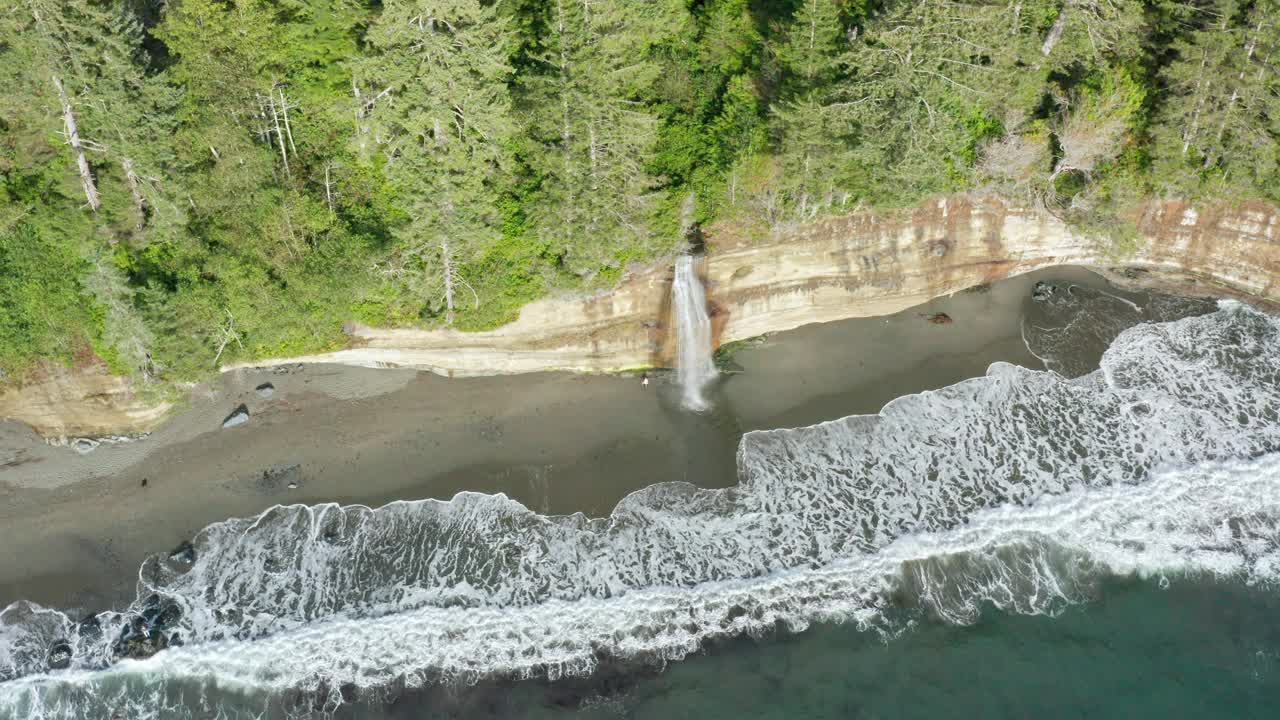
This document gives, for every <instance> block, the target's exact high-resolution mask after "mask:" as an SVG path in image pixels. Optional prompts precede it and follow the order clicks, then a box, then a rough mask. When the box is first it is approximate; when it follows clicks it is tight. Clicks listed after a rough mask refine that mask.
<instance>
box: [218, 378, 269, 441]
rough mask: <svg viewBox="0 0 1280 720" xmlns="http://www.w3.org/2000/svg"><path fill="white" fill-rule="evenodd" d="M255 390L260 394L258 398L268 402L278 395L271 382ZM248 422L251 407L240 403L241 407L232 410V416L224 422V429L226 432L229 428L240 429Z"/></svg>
mask: <svg viewBox="0 0 1280 720" xmlns="http://www.w3.org/2000/svg"><path fill="white" fill-rule="evenodd" d="M253 390H254V392H256V393H257V394H258V397H260V398H262V399H263V400H266V399H268V398H270V397H271V396H273V395H275V394H276V386H275V385H272V384H271V383H269V382H265V383H262V384H261V385H259V386H258V387H256V388H254V389H253ZM248 422H249V406H248V405H245V404H244V403H240V405H239V406H237V407H236V409H235V410H232V411H231V414H230V415H228V416H227V417H226V419H225V420H223V421H222V429H224V430H226V429H228V428H233V427H240V426H241V425H244V424H246V423H248Z"/></svg>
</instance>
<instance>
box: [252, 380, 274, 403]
mask: <svg viewBox="0 0 1280 720" xmlns="http://www.w3.org/2000/svg"><path fill="white" fill-rule="evenodd" d="M254 391H255V392H257V393H258V397H260V398H262V399H264V400H265V399H267V398H269V397H271V396H272V395H275V394H276V386H275V385H272V384H271V383H269V382H265V383H262V384H261V385H259V386H258V387H256V388H254Z"/></svg>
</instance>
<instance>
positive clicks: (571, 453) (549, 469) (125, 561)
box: [0, 268, 1143, 610]
mask: <svg viewBox="0 0 1280 720" xmlns="http://www.w3.org/2000/svg"><path fill="white" fill-rule="evenodd" d="M1045 279H1049V280H1055V281H1064V280H1065V281H1071V282H1077V283H1081V284H1086V285H1089V286H1093V287H1105V285H1104V284H1103V282H1102V281H1101V279H1100V278H1097V276H1094V275H1092V274H1090V273H1088V272H1086V271H1083V270H1078V269H1070V268H1060V269H1054V270H1048V271H1042V272H1038V273H1033V274H1031V275H1026V276H1022V277H1019V278H1014V279H1011V280H1007V281H1003V282H1001V283H999V284H997V285H995V286H992V287H990V288H984V289H979V290H971V291H966V292H963V293H959V294H957V295H954V296H952V297H948V298H941V299H938V300H935V301H933V302H931V303H929V304H927V305H925V306H921V307H919V308H915V309H912V310H908V311H905V312H902V313H899V314H897V315H893V316H890V317H882V318H866V319H858V320H850V321H844V322H838V323H829V324H825V325H813V326H807V327H804V328H800V329H797V330H794V331H791V332H787V333H780V334H778V335H776V336H773V337H771V338H769V339H767V340H764V341H763V342H760V343H758V344H755V345H752V346H748V347H746V348H744V349H742V350H740V351H739V352H737V353H736V354H735V355H734V357H733V360H734V362H735V363H736V364H737V365H738V366H740V367H741V369H742V372H740V373H737V374H733V375H729V376H727V377H725V378H723V379H722V380H721V381H720V382H719V383H718V384H717V387H716V389H715V390H714V391H713V394H712V396H713V398H714V400H715V402H716V408H715V410H714V411H712V412H710V413H708V414H705V415H692V414H689V413H687V412H685V411H683V410H681V409H680V408H679V407H678V400H677V398H678V392H677V388H675V387H674V386H672V385H671V382H672V381H673V378H671V377H669V376H667V375H665V374H657V375H655V376H654V382H653V383H651V384H650V385H649V386H648V387H644V386H642V385H641V383H640V379H639V377H638V376H584V375H569V374H562V373H545V374H538V375H521V376H504V377H491V378H470V379H446V378H441V377H437V376H435V375H431V374H429V373H417V372H414V371H405V370H369V369H363V368H350V367H343V366H333V365H316V366H308V367H295V368H289V369H287V370H285V371H281V370H279V369H277V370H275V371H271V370H253V371H239V372H235V373H229V374H227V375H224V376H223V377H222V378H221V379H220V380H219V381H218V387H216V388H214V389H212V390H208V391H205V392H204V393H203V394H202V396H201V397H200V398H199V399H197V400H195V401H193V402H192V403H191V405H190V407H189V408H188V409H186V410H184V411H183V412H182V413H180V414H179V415H178V416H176V417H175V418H174V419H172V420H171V421H169V422H168V423H166V424H165V426H164V427H162V428H161V429H160V430H159V431H157V432H156V433H153V434H152V435H151V436H150V437H148V438H146V439H144V440H142V441H139V442H136V443H131V444H123V445H106V444H104V445H103V446H101V447H99V448H98V449H96V450H94V451H93V452H91V453H88V454H86V455H78V454H77V453H76V452H75V451H73V450H71V449H69V448H58V447H49V446H47V445H45V444H43V443H42V442H41V441H40V440H39V439H38V438H37V437H35V435H34V434H33V433H31V432H30V430H28V429H26V428H25V427H22V426H19V425H17V424H15V423H7V424H5V423H0V457H6V458H9V460H8V461H7V462H8V463H9V464H8V465H4V464H0V549H2V550H0V607H3V606H4V605H6V604H8V603H9V602H12V601H14V600H17V599H22V598H25V599H29V600H33V601H36V602H39V603H42V604H47V605H53V606H56V607H60V608H70V609H79V610H101V609H105V608H106V607H107V606H111V605H120V604H123V603H125V602H127V601H128V600H130V599H132V597H133V593H134V583H135V580H136V577H137V569H138V567H139V565H140V564H141V562H142V560H143V559H144V558H145V557H146V556H147V555H149V554H151V553H154V552H160V551H166V550H169V549H171V548H173V547H175V546H177V545H178V544H179V543H180V542H182V541H183V540H185V539H187V538H190V537H191V536H192V535H193V534H194V533H196V532H197V531H198V530H200V529H201V528H202V527H204V526H205V525H208V524H210V523H213V522H217V521H220V520H223V519H226V518H228V517H237V516H249V515H254V514H256V513H258V512H261V511H262V510H264V509H266V508H269V507H271V506H273V505H277V504H286V503H308V504H314V503H322V502H338V503H343V504H351V503H360V504H366V505H370V506H377V505H381V504H383V503H386V502H389V501H392V500H397V499H419V498H429V497H434V498H449V497H452V496H453V495H454V494H455V493H457V492H459V491H463V490H475V491H480V492H502V493H506V494H507V495H509V496H511V497H513V498H516V499H517V500H519V501H521V502H523V503H525V504H526V505H528V506H529V507H531V508H533V509H535V510H537V511H539V512H544V513H568V512H574V511H583V512H586V513H588V514H590V515H595V516H599V515H605V514H607V513H608V512H609V511H610V510H611V509H612V507H613V505H614V504H615V503H616V502H617V501H618V500H619V499H620V498H622V497H623V496H625V495H626V494H628V493H630V492H632V491H634V490H636V489H638V488H641V487H644V486H646V485H649V484H652V483H655V482H661V481H666V480H685V481H688V482H692V483H695V484H697V485H701V486H704V487H723V486H727V485H730V484H733V483H734V482H736V480H737V478H736V470H735V466H734V454H735V451H736V447H737V442H738V438H739V437H740V436H741V434H742V433H743V432H745V431H749V430H754V429H759V428H775V427H794V426H798V425H806V424H812V423H815V422H820V421H823V420H829V419H833V418H837V417H841V416H844V415H849V414H854V413H872V412H876V411H878V410H879V409H880V408H881V407H882V406H883V405H884V404H885V403H886V402H888V401H889V400H891V399H893V398H895V397H899V396H902V395H905V394H909V393H915V392H920V391H923V390H927V389H932V388H938V387H942V386H945V385H949V384H952V383H955V382H957V381H959V380H963V379H965V378H969V377H975V376H978V375H981V374H983V373H984V372H985V371H986V368H987V366H988V365H990V364H991V363H992V362H995V361H1005V362H1011V363H1016V364H1019V365H1023V366H1027V367H1035V368H1039V367H1043V366H1042V364H1041V363H1040V361H1039V360H1037V358H1036V357H1035V356H1033V355H1032V354H1031V353H1030V352H1029V351H1028V349H1027V347H1026V345H1025V344H1024V342H1023V339H1022V335H1021V332H1020V323H1021V322H1022V319H1023V317H1024V314H1025V313H1028V312H1031V313H1034V312H1035V307H1034V305H1035V303H1033V302H1032V300H1031V298H1030V294H1031V288H1032V286H1033V285H1034V284H1035V282H1036V281H1037V280H1045ZM1126 297H1131V298H1134V299H1135V300H1138V301H1139V302H1141V301H1142V300H1143V298H1142V296H1140V295H1136V294H1126ZM940 312H941V313H946V314H947V315H948V316H949V317H950V318H951V319H952V322H951V323H949V324H934V323H931V322H929V320H928V319H927V318H928V317H929V316H932V315H933V314H935V313H940ZM263 382H271V383H273V384H274V385H275V393H274V395H273V396H272V397H271V398H269V399H263V398H260V397H259V396H258V395H257V393H255V391H254V387H255V386H257V385H259V384H260V383H263ZM242 402H243V403H245V404H246V405H247V406H248V407H249V409H250V411H251V413H252V418H251V420H250V421H249V423H248V424H247V425H244V426H242V427H239V428H234V429H229V430H222V429H220V425H221V421H222V419H223V418H224V417H225V416H226V415H227V414H228V413H230V412H231V410H232V409H233V408H235V407H236V406H237V405H238V404H240V403H242ZM291 485H293V486H294V487H290V486H291Z"/></svg>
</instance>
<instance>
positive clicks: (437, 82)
mask: <svg viewBox="0 0 1280 720" xmlns="http://www.w3.org/2000/svg"><path fill="white" fill-rule="evenodd" d="M969 188H989V189H991V190H993V191H996V192H1001V193H1005V194H1007V195H1009V196H1012V197H1014V198H1015V199H1017V200H1019V201H1025V202H1027V203H1035V204H1039V205H1042V206H1043V207H1045V208H1047V209H1048V210H1050V211H1052V212H1055V213H1058V214H1060V216H1062V217H1064V218H1066V219H1067V220H1068V221H1070V222H1076V223H1083V224H1088V225H1092V226H1094V227H1097V228H1104V229H1107V231H1108V232H1112V233H1115V234H1116V236H1117V238H1119V239H1121V240H1122V239H1123V234H1124V228H1123V221H1121V220H1120V219H1119V218H1120V217H1121V216H1122V214H1121V212H1120V211H1121V210H1122V209H1123V208H1124V207H1126V206H1127V205H1131V204H1132V203H1134V202H1136V201H1138V200H1140V199H1141V198H1144V197H1151V196H1173V195H1177V196H1185V197H1190V198H1193V199H1203V198H1249V197H1253V198H1265V199H1270V200H1272V201H1276V200H1280V0H1066V1H1065V2H1062V1H1061V0H919V1H917V2H894V1H893V0H889V1H887V2H879V1H877V0H779V1H774V2H770V1H768V0H383V1H381V2H378V1H375V0H168V1H167V2H166V1H165V0H7V2H5V3H4V6H3V9H0V304H2V307H3V309H2V311H0V383H3V382H6V381H7V382H15V381H20V380H22V379H23V378H24V377H28V376H29V375H30V374H31V373H32V372H33V371H35V370H36V369H37V368H38V366H39V363H41V362H48V361H56V362H63V363H77V362H89V361H92V360H93V359H94V358H95V357H97V358H101V359H102V360H104V361H105V362H106V363H107V365H108V366H109V367H110V368H111V369H112V370H113V371H115V372H119V373H124V374H130V375H133V376H135V377H139V378H146V379H163V380H183V379H195V378H198V377H200V376H202V375H206V374H208V373H210V372H212V371H213V370H214V369H215V368H216V367H217V366H218V365H219V364H224V363H227V362H228V361H234V360H240V359H248V358H254V357H263V356H281V355H290V354H298V353H303V352H314V351H320V350H325V349H331V348H334V347H338V346H341V345H342V344H343V342H344V336H343V333H342V326H343V323H344V322H347V321H356V322H361V323H367V324H373V325H391V326H395V325H411V324H415V325H425V326H446V325H449V326H453V327H456V328H459V329H462V330H473V329H480V328H488V327H493V326H496V325H498V324H500V323H502V322H505V321H508V320H510V319H511V318H512V317H514V315H515V313H516V312H517V311H518V308H519V307H520V306H521V305H522V304H523V303H526V302H528V301H529V300H531V299H534V298H536V297H538V296H541V295H544V294H546V293H548V292H552V291H557V290H578V289H581V290H590V289H595V288H600V287H606V286H608V285H610V284H611V283H614V282H616V281H617V279H618V278H619V277H621V276H622V274H623V272H624V271H625V270H626V268H627V267H628V265H629V264H632V263H637V262H644V261H647V260H651V259H653V258H656V257H658V256H661V255H662V254H664V253H669V252H670V251H671V250H672V249H673V248H674V247H675V246H676V245H677V243H678V242H680V239H681V237H682V233H681V229H682V228H685V227H689V226H691V225H692V224H694V223H702V224H709V223H712V222H717V223H722V224H734V225H736V226H737V227H738V228H740V229H741V231H742V232H745V233H759V234H761V235H762V236H763V235H767V234H768V233H771V232H777V231H779V230H782V229H785V227H787V226H788V225H791V224H794V223H798V222H803V221H805V220H807V219H810V218H813V217H815V216H819V215H822V214H828V213H839V212H848V211H852V210H854V209H855V208H859V207H885V206H903V205H907V204H911V203H914V202H917V201H919V200H920V199H921V198H923V197H925V196H927V195H930V194H934V193H942V192H950V191H956V190H962V189H969Z"/></svg>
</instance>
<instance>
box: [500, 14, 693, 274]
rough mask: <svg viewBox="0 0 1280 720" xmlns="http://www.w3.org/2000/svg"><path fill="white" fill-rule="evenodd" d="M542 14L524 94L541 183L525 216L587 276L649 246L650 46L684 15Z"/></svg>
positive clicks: (653, 131)
mask: <svg viewBox="0 0 1280 720" xmlns="http://www.w3.org/2000/svg"><path fill="white" fill-rule="evenodd" d="M548 12H549V18H548V22H547V23H546V26H547V30H548V33H549V36H548V38H547V40H546V51H545V53H544V54H543V55H542V57H541V59H542V61H543V62H544V63H545V64H546V67H547V68H548V71H547V72H546V73H545V74H543V75H540V76H537V77H535V78H532V79H530V81H529V82H528V83H527V84H526V88H525V90H526V92H525V95H524V102H525V104H526V106H528V107H529V108H530V111H531V115H532V125H533V128H532V130H533V132H534V137H535V142H536V143H537V144H536V146H535V148H534V149H533V150H532V151H531V152H530V153H529V159H528V160H529V163H530V164H531V165H532V166H533V168H534V170H535V172H536V173H537V175H538V177H539V178H540V180H541V192H540V197H539V201H538V203H537V207H536V208H534V210H533V214H534V216H535V222H536V226H537V233H538V235H539V237H541V238H542V239H543V242H545V243H546V244H548V245H549V246H550V247H551V248H552V250H551V252H553V253H554V254H556V255H558V256H559V257H560V258H561V260H562V262H563V263H564V264H565V265H566V266H567V267H568V268H569V269H570V270H571V271H572V272H574V273H576V274H577V275H579V276H583V277H590V276H592V275H594V274H595V273H596V272H598V271H599V270H601V269H602V268H616V267H617V265H618V262H619V261H618V257H619V255H622V256H624V257H625V256H626V255H637V254H642V253H645V252H647V251H651V250H652V248H653V247H654V243H655V240H654V238H653V235H652V230H651V222H652V217H651V215H652V212H653V200H654V191H655V186H656V184H657V178H655V177H653V176H652V175H651V174H650V172H649V170H648V168H649V165H650V164H651V163H652V161H653V159H654V156H655V143H656V141H657V137H658V118H657V116H656V114H655V113H654V112H652V111H651V110H649V109H648V108H646V106H645V100H646V99H647V95H648V94H649V92H650V90H651V88H652V86H653V84H654V82H655V80H656V79H657V78H658V75H659V73H660V71H661V67H662V66H661V65H660V64H659V63H658V62H657V60H656V59H655V57H654V53H653V47H654V46H655V45H656V44H657V43H658V42H659V40H660V39H661V38H662V37H664V36H666V35H679V34H680V33H682V32H683V30H682V28H683V27H684V26H685V24H686V23H687V21H688V12H687V10H686V9H685V7H684V4H683V3H682V2H679V1H678V0H643V1H640V2H636V1H630V2H628V1H625V0H593V1H590V2H589V1H587V0H554V2H551V3H549V10H548ZM619 248H625V250H624V251H623V252H619Z"/></svg>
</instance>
